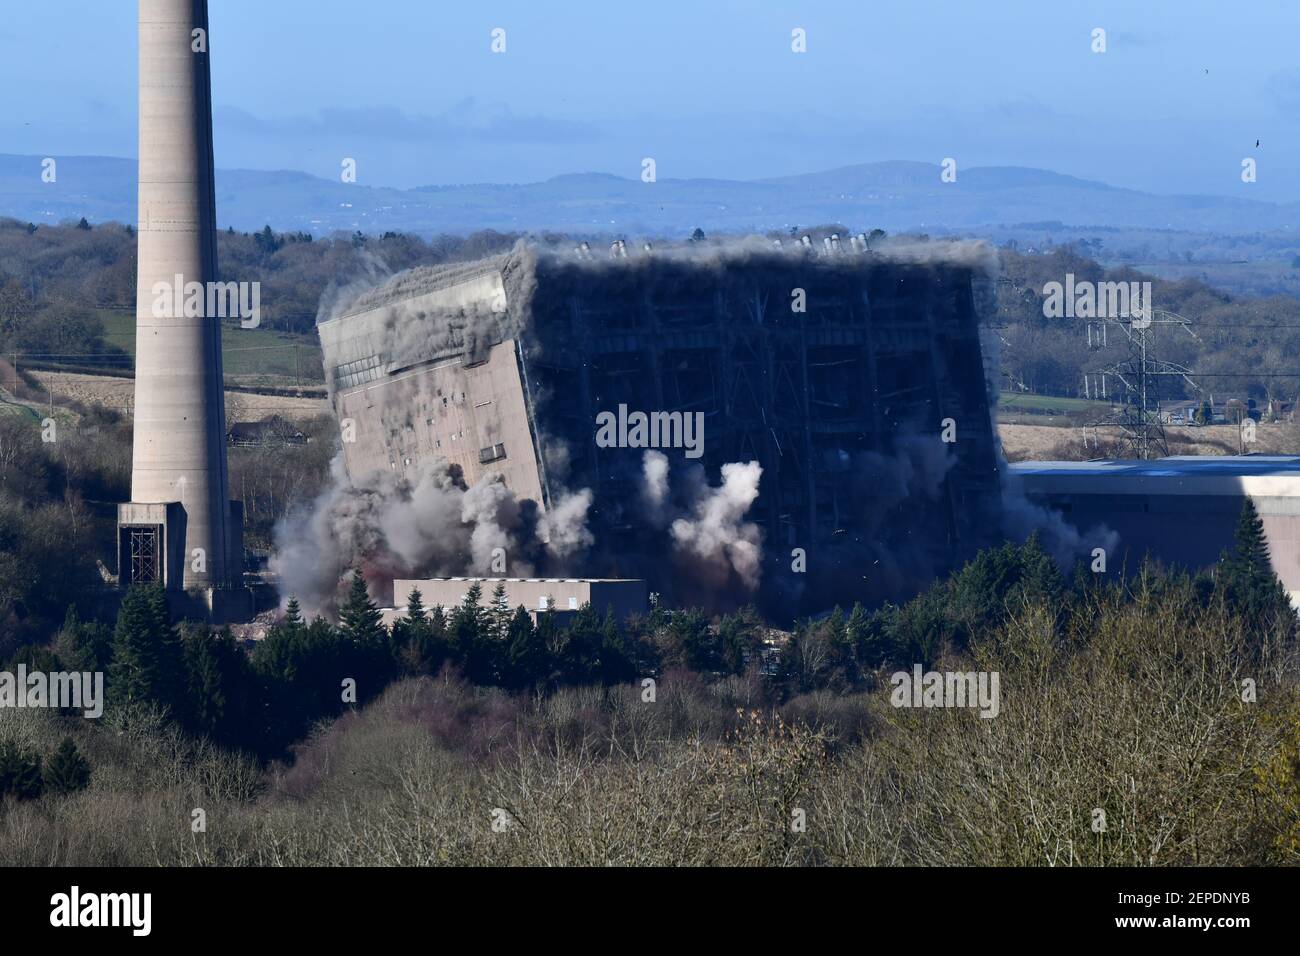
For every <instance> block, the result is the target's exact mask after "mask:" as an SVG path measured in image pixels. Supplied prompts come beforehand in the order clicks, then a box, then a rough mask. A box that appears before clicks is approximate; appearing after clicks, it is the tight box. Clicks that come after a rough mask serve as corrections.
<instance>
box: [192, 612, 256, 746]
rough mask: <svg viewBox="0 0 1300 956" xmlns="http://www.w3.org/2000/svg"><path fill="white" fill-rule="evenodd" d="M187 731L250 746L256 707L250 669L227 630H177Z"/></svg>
mask: <svg viewBox="0 0 1300 956" xmlns="http://www.w3.org/2000/svg"><path fill="white" fill-rule="evenodd" d="M181 632H182V641H183V644H184V652H185V653H184V661H185V675H186V679H185V684H186V689H187V693H186V698H185V708H184V717H185V721H186V723H187V724H188V725H189V727H190V728H191V729H193V730H195V731H197V732H199V733H202V734H206V735H207V736H209V737H211V738H212V739H213V740H216V741H218V742H221V743H226V744H232V745H243V744H245V743H255V742H256V741H254V740H253V737H254V715H255V713H256V711H257V709H258V707H259V706H260V704H259V701H258V696H259V695H258V691H257V687H256V682H255V680H254V677H253V669H252V665H251V664H250V663H249V660H248V657H247V655H245V654H244V652H243V651H242V650H241V649H240V647H239V645H238V644H236V643H235V639H234V638H233V637H232V636H231V634H230V629H229V628H222V629H221V631H219V632H218V633H215V634H214V633H213V632H212V629H211V628H210V627H208V626H207V625H206V624H193V623H186V624H184V625H182V626H181Z"/></svg>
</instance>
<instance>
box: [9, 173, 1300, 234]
mask: <svg viewBox="0 0 1300 956" xmlns="http://www.w3.org/2000/svg"><path fill="white" fill-rule="evenodd" d="M41 160H42V157H39V156H19V155H3V154H0V216H11V217H13V218H16V219H22V220H28V221H32V222H58V221H61V220H66V219H77V218H80V217H81V216H85V217H86V218H87V219H89V220H90V221H92V222H99V221H106V220H113V219H115V220H119V221H123V222H133V221H134V220H135V216H136V210H135V174H136V163H135V160H133V159H122V158H115V157H102V156H65V157H59V158H58V166H57V179H56V181H55V182H50V183H47V182H44V181H43V180H42V177H41V172H42V166H41ZM217 215H218V221H219V223H220V225H221V226H222V227H225V226H233V227H235V228H236V229H239V230H251V229H257V228H260V227H261V226H263V225H265V224H267V223H270V224H271V225H272V226H273V227H274V228H276V229H279V230H298V229H300V230H304V231H307V232H311V233H313V234H315V235H323V234H328V233H330V232H333V231H335V230H346V231H352V230H355V229H361V230H363V231H366V232H378V231H383V230H401V231H410V232H417V233H421V234H432V233H437V232H468V231H473V230H477V229H485V228H492V229H499V230H503V231H506V230H541V229H551V230H563V231H570V232H612V233H627V234H631V235H639V234H647V235H660V234H672V235H676V234H681V233H682V232H688V231H690V230H691V229H694V228H695V227H697V226H698V227H701V228H703V229H704V230H705V231H706V232H707V231H741V230H770V229H786V228H790V227H793V226H796V225H799V226H808V225H813V224H816V223H822V222H842V223H845V224H846V225H849V226H851V227H853V228H867V227H878V228H883V229H886V230H890V231H899V230H914V229H918V230H926V231H934V232H952V231H962V230H978V229H980V228H981V227H987V226H1004V227H1005V226H1014V225H1017V224H1033V223H1039V224H1042V223H1061V224H1063V226H1064V227H1065V228H1070V227H1078V228H1097V229H1107V230H1113V229H1139V230H1173V231H1176V232H1195V233H1202V234H1219V235H1238V236H1240V235H1248V234H1257V233H1287V232H1290V231H1292V230H1293V229H1295V227H1296V225H1297V224H1298V223H1300V204H1298V203H1286V204H1279V203H1269V202H1260V201H1254V200H1249V199H1244V198H1235V197H1228V196H1164V195H1155V194H1151V193H1143V192H1139V191H1136V190H1131V189H1122V188H1117V187H1113V186H1109V185H1107V184H1105V183H1101V182H1096V181H1092V180H1086V179H1080V178H1078V177H1074V176H1067V175H1063V174H1060V173H1055V172H1052V171H1050V170H1044V169H1033V168H1027V167H1015V166H989V167H972V168H969V169H959V171H958V178H957V181H956V182H954V183H944V182H941V181H940V178H939V167H938V166H937V165H932V164H929V163H920V162H908V161H892V162H882V163H866V164H859V165H854V166H844V167H840V168H837V169H830V170H824V171H821V172H813V173H807V174H801V175H796V176H781V177H775V178H770V179H762V180H748V181H741V180H727V179H704V178H699V179H672V178H661V179H659V181H658V182H655V183H644V182H641V181H640V180H637V179H626V178H622V177H619V176H614V175H611V174H608V173H600V172H589V173H572V174H566V175H561V176H555V177H553V178H551V179H548V180H545V181H543V182H536V183H518V184H490V183H480V184H466V185H450V186H422V187H416V188H413V189H395V188H390V187H383V186H368V185H365V184H346V183H342V182H335V181H332V180H328V179H323V178H320V177H318V176H313V175H311V174H309V173H305V172H300V171H295V170H279V171H263V170H247V169H223V170H218V171H217Z"/></svg>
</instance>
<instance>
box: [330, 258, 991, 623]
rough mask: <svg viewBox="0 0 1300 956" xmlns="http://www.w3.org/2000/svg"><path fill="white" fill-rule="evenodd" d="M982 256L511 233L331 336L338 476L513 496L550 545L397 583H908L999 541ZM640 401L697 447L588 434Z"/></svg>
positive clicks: (739, 593)
mask: <svg viewBox="0 0 1300 956" xmlns="http://www.w3.org/2000/svg"><path fill="white" fill-rule="evenodd" d="M616 251H622V250H616ZM988 256H989V253H988V252H987V249H986V247H983V246H981V245H979V244H964V243H947V244H945V243H933V244H924V245H919V246H914V247H901V246H900V247H897V248H895V249H893V250H891V251H886V252H884V253H880V252H854V253H845V254H840V253H839V252H838V251H834V252H832V251H831V250H827V252H826V254H824V255H815V254H812V253H811V252H809V251H807V250H804V249H800V250H798V251H793V252H792V251H788V250H781V249H773V248H771V246H770V245H768V244H767V243H760V242H759V241H757V240H752V241H746V242H736V243H731V244H727V245H722V246H704V247H701V246H697V245H692V246H690V247H685V248H668V249H663V250H654V251H649V250H646V251H645V252H643V253H640V254H636V255H631V256H629V255H627V254H626V252H623V254H621V255H615V256H614V257H612V258H609V259H599V260H596V259H592V258H591V257H590V255H584V254H583V253H582V251H581V250H579V252H578V253H577V254H574V252H572V251H570V250H568V249H565V250H563V252H560V251H552V250H548V249H541V248H538V247H535V246H529V245H525V244H520V245H519V246H517V247H516V249H515V250H514V251H513V252H511V253H510V254H509V255H506V256H501V257H497V258H492V259H487V260H483V261H481V262H477V263H471V264H467V265H459V266H456V267H452V268H435V269H426V270H416V271H413V272H409V273H405V274H403V275H401V276H398V277H396V278H394V279H393V280H391V281H390V282H389V283H387V284H386V285H384V286H382V287H380V288H378V289H375V290H373V291H371V292H369V293H366V294H364V295H362V296H361V297H360V298H359V299H357V300H356V301H355V302H353V303H352V304H351V306H350V307H348V308H347V309H346V310H345V311H344V312H343V314H341V315H338V316H337V317H334V318H332V319H329V320H328V321H324V322H322V323H321V324H320V325H319V333H320V339H321V344H322V347H323V350H324V355H325V367H326V376H327V379H328V381H329V384H330V388H331V396H332V401H333V405H334V409H335V411H336V413H337V415H338V418H339V421H340V428H341V431H342V437H343V444H342V448H343V456H344V464H345V466H346V471H347V475H348V476H349V478H350V479H351V481H352V482H353V483H364V482H367V481H368V482H372V483H373V482H376V481H382V482H383V483H384V487H386V488H389V489H390V493H393V494H404V493H408V492H410V491H411V489H413V488H415V487H416V486H417V485H419V484H420V483H422V482H424V483H427V482H430V481H432V480H436V481H438V482H443V483H449V484H451V485H455V486H456V487H457V488H459V489H484V488H490V489H495V492H496V494H497V497H500V495H501V494H502V493H508V494H509V496H510V497H511V498H512V499H513V503H512V505H511V507H512V508H513V509H515V511H514V512H512V515H513V517H512V520H515V521H516V522H517V523H519V524H521V525H522V526H524V527H526V528H527V529H540V535H539V536H540V538H542V539H544V540H545V542H546V546H543V544H542V543H538V542H534V541H532V537H531V536H530V535H529V534H516V535H514V536H513V537H512V538H511V540H510V544H511V547H505V546H504V543H503V544H502V547H501V548H500V549H499V550H498V549H497V548H495V547H492V546H491V545H492V542H491V540H485V538H486V539H490V538H491V533H490V532H489V533H487V534H478V535H474V536H472V537H476V538H477V539H478V540H476V541H474V542H473V543H472V544H471V546H469V547H467V548H465V550H464V553H461V554H458V555H447V554H446V553H440V555H439V556H438V557H437V558H436V559H430V560H429V561H428V562H426V563H427V564H429V565H430V566H426V567H419V568H415V567H405V566H403V567H399V568H392V569H389V570H388V571H387V572H386V573H388V574H389V576H390V577H398V576H400V577H417V576H421V575H437V574H500V575H503V576H504V575H506V574H516V573H518V564H520V563H522V564H523V565H525V566H526V568H527V570H526V572H525V573H529V574H533V573H536V574H549V575H556V574H558V575H582V576H601V577H622V578H629V577H632V578H645V579H646V580H647V581H648V582H649V586H650V589H651V591H653V592H657V593H659V594H660V595H661V596H662V597H663V598H664V600H666V601H669V602H673V603H682V604H687V603H691V604H702V605H704V606H707V607H713V608H721V607H727V606H733V605H738V604H742V603H747V602H750V601H753V602H755V603H757V604H759V605H760V606H762V607H765V608H767V609H768V610H769V611H771V612H772V613H774V614H779V615H781V616H785V617H789V616H793V615H794V614H796V613H809V612H813V611H817V610H820V609H824V608H826V607H829V606H830V605H832V604H834V603H841V604H844V603H849V602H852V601H853V600H856V599H863V600H867V601H880V600H883V599H897V598H901V597H905V596H907V595H909V594H911V593H914V592H915V591H917V590H918V589H919V588H921V587H923V586H924V585H925V584H926V583H928V582H929V581H930V580H931V579H932V578H933V577H934V576H935V575H936V574H939V573H942V572H943V571H945V570H947V569H949V568H951V567H953V566H954V565H956V564H959V563H960V562H961V561H963V560H965V559H966V558H968V557H969V556H971V555H972V554H973V553H974V551H975V550H977V549H978V548H979V547H981V546H984V545H986V544H988V543H989V542H990V541H993V540H999V538H998V534H997V532H998V525H999V512H998V509H999V476H998V464H997V461H998V459H997V451H996V446H995V439H994V434H993V428H992V423H991V419H990V414H989V389H988V386H987V384H986V381H987V379H986V374H985V367H984V362H983V359H982V357H981V356H982V353H981V347H980V336H979V327H978V319H977V316H978V314H979V313H980V312H981V311H982V310H983V309H985V308H989V307H990V306H991V300H992V294H991V287H992V286H991V282H990V271H991V270H990V263H989V262H988V261H987V260H988ZM632 412H643V413H646V414H647V415H648V416H655V414H656V413H658V415H659V418H658V419H657V420H658V421H659V422H660V423H667V422H670V421H671V422H674V423H676V424H677V425H678V430H676V431H674V432H672V435H671V436H670V437H673V438H677V439H679V440H678V441H676V442H675V444H677V445H681V444H683V442H682V441H681V440H680V439H681V438H682V433H681V431H680V423H681V422H684V421H686V420H687V416H695V417H694V418H692V419H690V420H691V421H699V422H702V428H703V435H702V441H701V442H700V443H699V446H698V448H687V447H658V448H655V447H646V446H647V444H651V445H652V444H657V442H654V441H652V440H651V439H650V438H649V437H648V436H647V434H646V433H645V432H641V433H639V434H638V433H636V432H635V430H632V431H630V432H629V430H628V429H627V428H625V427H624V428H621V429H620V430H618V432H617V433H618V436H619V438H620V439H621V442H612V443H611V442H610V441H608V440H602V441H598V440H597V431H598V422H600V421H601V420H602V418H601V416H602V415H605V416H606V420H608V419H609V418H610V417H616V416H622V419H621V420H622V421H623V422H626V419H627V417H628V416H630V415H631V414H632ZM663 413H673V414H674V415H675V413H680V416H679V417H672V418H669V417H665V416H663ZM608 437H609V435H608V433H607V434H606V436H605V438H606V439H607V438H608ZM654 437H658V436H657V435H656V436H654ZM667 444H668V445H670V446H671V445H673V444H674V442H673V441H671V440H670V441H668V442H667ZM376 472H383V473H387V474H386V475H385V476H383V477H382V479H381V478H380V477H379V476H377V475H376ZM367 476H368V477H367ZM431 476H433V477H432V478H431ZM403 489H405V490H403ZM476 493H478V492H475V491H471V492H469V494H476ZM561 512H562V513H563V514H562V515H560V513H561ZM559 518H562V519H563V520H559ZM462 520H463V519H462ZM575 524H580V525H581V527H573V525H575ZM397 533H402V532H401V531H399V532H397ZM429 533H431V534H432V533H436V532H433V531H431V532H429ZM557 534H558V535H561V536H565V535H567V536H568V541H567V546H561V547H555V546H554V544H555V542H554V541H553V540H552V538H553V537H554V536H555V535H557ZM382 539H383V534H378V535H375V536H371V537H369V538H367V541H368V542H369V544H368V547H371V548H372V550H382V549H383V547H384V543H383V540H382ZM434 550H436V549H434ZM502 552H504V553H502ZM511 552H513V553H511ZM358 558H361V559H365V560H374V559H375V558H374V555H362V556H358ZM493 562H505V564H504V566H502V565H501V564H497V565H496V566H493ZM381 563H382V559H381ZM390 563H391V562H390ZM397 563H398V564H401V563H402V562H397ZM407 563H409V562H407ZM457 565H458V566H457Z"/></svg>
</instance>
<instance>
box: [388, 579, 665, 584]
mask: <svg viewBox="0 0 1300 956" xmlns="http://www.w3.org/2000/svg"><path fill="white" fill-rule="evenodd" d="M396 580H399V581H403V582H406V581H423V582H427V583H429V584H444V583H451V582H453V581H454V582H459V583H470V584H473V583H474V582H476V581H477V582H480V583H485V582H488V581H493V582H495V581H505V582H506V583H515V584H520V583H524V584H640V583H641V582H642V580H643V579H642V578H397V579H396Z"/></svg>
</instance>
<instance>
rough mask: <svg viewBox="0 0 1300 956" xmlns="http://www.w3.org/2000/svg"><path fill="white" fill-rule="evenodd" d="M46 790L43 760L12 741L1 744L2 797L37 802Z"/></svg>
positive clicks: (0, 779) (0, 789)
mask: <svg viewBox="0 0 1300 956" xmlns="http://www.w3.org/2000/svg"><path fill="white" fill-rule="evenodd" d="M44 789H45V781H44V778H43V777H42V774H41V758H40V757H39V756H38V755H37V754H33V753H30V752H29V751H26V750H24V749H22V748H21V747H19V746H18V745H17V744H16V743H14V742H13V741H12V740H6V741H5V742H4V743H2V744H0V797H3V796H5V795H8V796H12V797H15V798H17V799H19V800H35V799H36V798H37V797H39V796H40V795H41V791H42V790H44Z"/></svg>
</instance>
